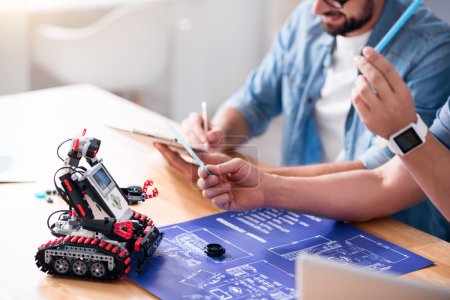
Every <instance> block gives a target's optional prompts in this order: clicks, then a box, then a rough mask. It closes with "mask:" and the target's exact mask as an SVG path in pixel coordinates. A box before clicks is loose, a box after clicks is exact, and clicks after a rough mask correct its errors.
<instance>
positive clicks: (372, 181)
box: [198, 158, 424, 222]
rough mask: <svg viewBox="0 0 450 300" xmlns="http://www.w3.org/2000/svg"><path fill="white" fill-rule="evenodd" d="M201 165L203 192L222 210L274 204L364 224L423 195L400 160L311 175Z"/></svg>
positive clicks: (235, 164) (231, 164) (234, 164)
mask: <svg viewBox="0 0 450 300" xmlns="http://www.w3.org/2000/svg"><path fill="white" fill-rule="evenodd" d="M208 170H209V171H210V172H212V173H213V174H214V175H212V176H207V174H206V172H205V171H204V170H203V169H199V176H200V179H199V180H198V186H199V188H200V189H202V190H203V196H204V197H205V198H207V199H210V200H212V202H213V203H214V204H215V205H216V206H218V207H219V208H222V209H226V210H247V209H253V208H258V207H272V208H278V209H287V210H294V211H299V212H302V213H307V214H313V215H318V216H323V217H327V218H332V219H337V220H344V221H351V222H359V221H366V220H370V219H373V218H377V217H384V216H388V215H390V214H392V213H395V212H397V211H400V210H402V209H405V208H408V207H410V206H412V205H414V204H416V203H418V202H420V201H421V199H423V198H424V194H423V192H422V191H421V190H420V187H418V185H417V184H416V183H415V181H414V179H413V178H412V177H411V176H410V175H409V173H408V171H407V170H406V168H405V167H404V166H403V165H402V163H401V162H400V160H399V159H398V158H394V159H393V160H391V161H389V162H388V163H387V164H385V165H383V166H382V167H380V168H378V169H375V170H355V171H350V172H343V173H338V174H329V175H323V176H317V177H311V178H303V177H285V176H279V175H273V174H268V173H264V172H261V171H258V169H257V168H255V167H253V166H251V165H250V164H248V163H247V162H245V161H243V160H240V159H233V160H230V161H228V162H226V163H223V164H220V165H208Z"/></svg>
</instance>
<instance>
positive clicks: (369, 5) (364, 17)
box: [322, 0, 374, 36]
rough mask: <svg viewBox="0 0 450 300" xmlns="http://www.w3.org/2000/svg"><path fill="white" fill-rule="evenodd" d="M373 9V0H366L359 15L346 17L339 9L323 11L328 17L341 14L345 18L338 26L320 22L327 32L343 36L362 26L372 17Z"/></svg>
mask: <svg viewBox="0 0 450 300" xmlns="http://www.w3.org/2000/svg"><path fill="white" fill-rule="evenodd" d="M373 11H374V4H373V0H367V1H366V2H365V4H364V7H363V10H362V12H361V15H360V16H359V17H347V16H346V15H344V14H343V13H341V12H339V11H330V12H326V13H324V15H325V16H330V17H338V16H342V17H344V18H345V22H344V24H342V25H340V26H336V25H330V24H327V23H324V22H322V28H323V30H325V31H326V32H327V33H329V34H331V35H333V36H336V35H343V36H345V35H346V34H347V33H349V32H352V31H354V30H357V29H359V28H361V27H363V26H364V25H365V24H367V22H369V20H370V19H372V16H373Z"/></svg>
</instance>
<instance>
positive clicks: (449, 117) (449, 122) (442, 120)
mask: <svg viewBox="0 0 450 300" xmlns="http://www.w3.org/2000/svg"><path fill="white" fill-rule="evenodd" d="M430 131H431V133H432V134H433V135H434V136H435V137H436V138H437V139H438V140H440V141H441V143H443V144H444V145H445V146H446V147H447V148H448V149H449V150H450V98H448V100H447V102H446V103H445V104H444V106H443V107H442V108H441V109H440V110H439V112H438V113H437V116H436V119H435V120H434V122H433V125H432V126H431V128H430Z"/></svg>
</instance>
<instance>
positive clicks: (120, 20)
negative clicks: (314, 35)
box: [0, 0, 450, 164]
mask: <svg viewBox="0 0 450 300" xmlns="http://www.w3.org/2000/svg"><path fill="white" fill-rule="evenodd" d="M299 2H301V0H0V95H6V94H12V93H20V92H26V91H30V90H36V89H43V88H49V87H55V86H61V85H67V84H75V83H92V84H95V85H97V86H99V87H101V88H104V89H107V90H109V91H111V92H114V93H116V94H118V95H120V96H122V97H124V98H127V99H129V100H130V101H133V102H135V103H137V104H139V105H142V106H145V107H147V108H149V109H151V110H153V111H156V112H158V113H161V114H163V115H166V116H168V117H170V118H172V119H174V120H177V121H181V120H182V119H184V118H185V117H186V116H187V115H188V113H189V112H191V111H199V110H200V103H201V102H202V101H207V102H208V109H209V111H210V113H213V112H214V111H215V110H216V108H217V107H218V106H219V105H220V104H221V103H222V102H223V101H224V100H226V99H227V98H228V97H229V96H230V95H231V94H232V93H233V92H235V91H236V90H237V89H238V88H239V87H240V86H241V85H242V84H243V83H244V82H245V79H246V77H247V75H248V73H249V72H250V71H251V70H252V69H253V68H254V67H256V66H257V65H258V64H259V62H260V61H261V59H262V57H263V55H264V54H265V53H266V51H267V50H268V49H269V47H270V45H271V42H272V39H273V37H274V35H275V33H276V32H277V30H278V28H279V27H280V26H281V25H282V24H283V22H284V21H285V19H286V18H287V16H288V15H289V13H290V12H291V11H292V10H293V9H294V7H295V6H297V5H298V4H299ZM424 2H425V5H428V6H430V7H431V8H432V9H433V10H434V11H435V13H436V14H437V15H438V16H440V17H441V18H442V19H445V20H446V21H447V22H448V21H449V19H450V16H449V15H448V12H449V11H450V1H448V0H425V1H424ZM280 130H281V121H280V120H276V121H275V122H274V124H273V125H272V127H271V129H270V130H269V133H268V134H266V135H265V136H264V137H262V138H258V139H256V140H255V141H254V143H255V144H256V145H257V146H258V148H259V149H260V154H259V155H260V157H259V158H260V159H263V160H265V161H266V162H269V163H272V164H276V163H277V162H278V161H279V157H278V156H277V154H278V153H279V151H273V145H274V144H277V143H278V145H280V142H278V141H279V140H280V137H279V134H278V133H279V132H280Z"/></svg>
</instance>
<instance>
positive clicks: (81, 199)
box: [35, 130, 164, 280]
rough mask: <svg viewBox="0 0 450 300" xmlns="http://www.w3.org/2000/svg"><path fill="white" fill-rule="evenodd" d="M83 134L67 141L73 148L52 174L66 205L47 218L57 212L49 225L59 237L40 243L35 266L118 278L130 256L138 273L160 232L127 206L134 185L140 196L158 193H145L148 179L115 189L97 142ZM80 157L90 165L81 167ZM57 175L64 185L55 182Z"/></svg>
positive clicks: (81, 275)
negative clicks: (127, 187) (130, 186)
mask: <svg viewBox="0 0 450 300" xmlns="http://www.w3.org/2000/svg"><path fill="white" fill-rule="evenodd" d="M85 133H86V130H85V131H84V132H83V135H82V136H78V137H76V138H74V139H69V140H67V141H66V142H68V141H71V142H72V148H71V150H70V151H69V153H68V155H67V158H66V159H64V160H63V161H64V165H63V167H62V168H60V169H59V170H58V171H56V173H55V186H56V189H57V190H58V192H59V194H60V196H61V197H62V198H63V199H64V200H65V201H66V202H67V204H68V205H69V209H68V210H63V211H57V212H55V213H60V215H59V217H58V220H57V221H56V222H55V223H54V224H52V225H50V224H49V221H50V218H51V216H52V215H54V214H55V213H53V214H52V215H50V217H49V220H48V222H47V225H48V227H49V229H50V232H51V233H52V234H53V235H54V236H56V237H57V239H55V240H52V241H48V242H47V243H45V244H43V245H41V246H40V247H39V249H38V252H37V254H36V256H35V259H36V265H37V266H38V268H40V269H41V270H42V271H43V272H45V273H48V274H51V275H56V276H59V277H73V278H89V279H97V280H115V279H122V278H123V277H124V276H125V275H126V274H127V273H128V272H129V271H130V269H131V263H132V261H135V262H136V271H137V272H139V271H140V270H141V269H142V268H143V267H144V266H145V263H146V261H147V260H148V259H149V258H151V257H152V255H153V253H154V252H155V250H156V248H157V247H158V246H159V243H160V242H161V239H162V238H163V236H164V233H162V232H160V231H159V230H158V228H156V226H155V225H154V224H153V221H152V220H151V219H150V218H149V217H147V216H145V215H143V214H140V213H138V212H135V211H133V210H131V209H130V207H129V206H128V204H129V203H134V202H136V190H137V189H138V190H139V192H141V200H142V201H145V199H148V198H153V197H156V196H157V195H158V190H157V189H156V188H153V190H152V192H151V193H150V194H147V189H148V188H149V187H150V186H151V185H152V184H153V183H152V182H151V181H150V180H148V181H147V182H146V183H145V184H144V187H143V189H142V191H140V189H139V188H138V187H135V186H134V187H132V188H131V189H121V188H119V186H118V185H117V183H116V182H115V181H114V179H113V178H112V176H111V175H110V173H109V172H108V170H107V169H106V168H105V166H104V164H103V163H102V160H101V159H98V158H97V152H98V150H99V148H100V143H101V141H100V140H98V139H95V138H87V137H85V136H84V135H85ZM61 145H62V144H61ZM61 145H60V146H61ZM58 149H59V147H58ZM58 156H59V154H58ZM83 157H84V158H85V159H86V161H87V163H88V164H89V166H90V168H89V169H87V168H85V167H83V166H80V160H81V159H82V158H83ZM61 159H62V158H61ZM58 174H59V177H58V178H59V181H60V183H61V186H62V187H60V186H58V185H57V184H56V176H57V175H58Z"/></svg>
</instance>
